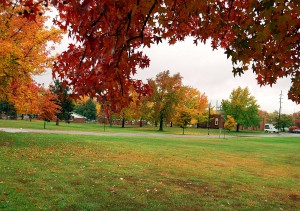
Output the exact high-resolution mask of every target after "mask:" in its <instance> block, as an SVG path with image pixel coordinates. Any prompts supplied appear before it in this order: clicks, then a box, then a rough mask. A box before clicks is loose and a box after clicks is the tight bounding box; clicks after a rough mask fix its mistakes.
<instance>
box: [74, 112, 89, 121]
mask: <svg viewBox="0 0 300 211" xmlns="http://www.w3.org/2000/svg"><path fill="white" fill-rule="evenodd" d="M71 116H72V117H73V118H76V119H87V118H86V117H85V116H82V115H80V114H77V113H75V112H72V113H71Z"/></svg>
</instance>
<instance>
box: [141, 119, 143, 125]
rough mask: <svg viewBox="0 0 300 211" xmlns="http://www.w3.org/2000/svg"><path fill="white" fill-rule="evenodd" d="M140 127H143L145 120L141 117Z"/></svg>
mask: <svg viewBox="0 0 300 211" xmlns="http://www.w3.org/2000/svg"><path fill="white" fill-rule="evenodd" d="M140 127H143V120H142V119H140Z"/></svg>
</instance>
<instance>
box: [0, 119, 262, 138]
mask: <svg viewBox="0 0 300 211" xmlns="http://www.w3.org/2000/svg"><path fill="white" fill-rule="evenodd" d="M0 127H10V128H23V129H40V130H43V128H44V122H43V121H39V120H32V122H30V121H29V120H0ZM46 129H47V130H62V131H86V132H104V131H105V132H108V133H163V134H182V128H179V127H175V126H174V127H164V131H163V132H160V131H158V127H154V126H144V127H139V126H128V125H126V126H125V128H121V126H120V125H113V126H112V127H110V126H109V125H105V126H104V125H103V124H99V123H70V124H68V123H65V122H60V123H59V126H56V125H55V122H47V124H46ZM184 132H185V134H186V135H207V134H208V129H207V128H196V127H189V128H186V129H185V131H184ZM220 132H221V134H220ZM253 133H254V134H257V133H263V131H240V132H239V133H236V132H230V134H231V135H240V134H253ZM209 134H210V135H221V136H222V135H223V131H220V130H219V129H210V130H209ZM226 134H228V132H226Z"/></svg>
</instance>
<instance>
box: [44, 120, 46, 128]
mask: <svg viewBox="0 0 300 211" xmlns="http://www.w3.org/2000/svg"><path fill="white" fill-rule="evenodd" d="M44 129H46V120H44Z"/></svg>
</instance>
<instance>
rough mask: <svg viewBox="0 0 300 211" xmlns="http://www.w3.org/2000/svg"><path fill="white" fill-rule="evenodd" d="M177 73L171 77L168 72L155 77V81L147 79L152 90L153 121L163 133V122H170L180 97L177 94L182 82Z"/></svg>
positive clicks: (179, 94)
mask: <svg viewBox="0 0 300 211" xmlns="http://www.w3.org/2000/svg"><path fill="white" fill-rule="evenodd" d="M181 79H182V77H181V76H180V74H179V73H177V74H175V75H173V76H171V75H170V71H169V70H167V71H164V72H161V73H159V74H157V75H156V78H155V80H153V79H149V80H148V83H149V85H150V87H151V88H152V90H153V93H152V96H151V101H152V102H153V107H152V108H153V113H152V114H153V119H154V120H155V121H158V122H159V130H160V131H163V124H164V121H167V120H171V119H172V117H173V116H174V115H175V108H176V106H177V105H178V103H179V101H180V97H181V93H180V92H179V90H180V88H181V86H182V82H181Z"/></svg>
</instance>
